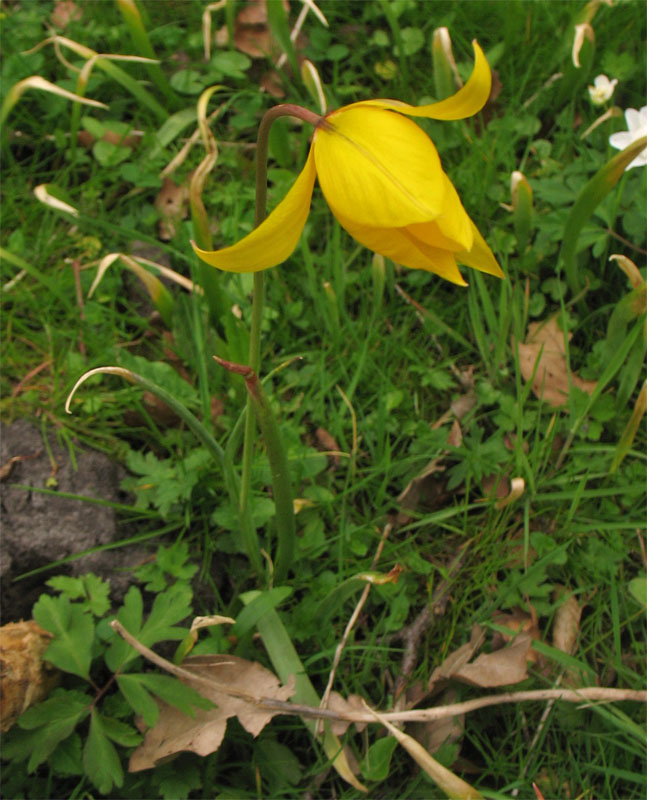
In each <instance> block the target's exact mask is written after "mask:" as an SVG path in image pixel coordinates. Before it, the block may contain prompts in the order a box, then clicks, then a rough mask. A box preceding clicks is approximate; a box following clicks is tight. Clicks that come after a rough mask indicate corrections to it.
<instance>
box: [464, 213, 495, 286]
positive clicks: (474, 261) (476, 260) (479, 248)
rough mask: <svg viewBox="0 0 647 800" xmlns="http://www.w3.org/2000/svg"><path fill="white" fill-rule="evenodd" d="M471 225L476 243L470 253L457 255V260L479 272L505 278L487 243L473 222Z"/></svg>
mask: <svg viewBox="0 0 647 800" xmlns="http://www.w3.org/2000/svg"><path fill="white" fill-rule="evenodd" d="M470 223H471V225H472V232H473V234H474V243H473V244H472V247H471V248H470V249H469V251H464V250H463V251H460V252H458V253H456V260H457V261H460V263H461V264H465V265H466V266H468V267H472V268H473V269H477V270H479V272H487V273H488V275H495V276H496V277H497V278H505V273H504V272H503V270H502V269H501V267H500V266H499V264H498V262H497V260H496V258H495V257H494V254H493V253H492V251H491V250H490V248H489V246H488V244H487V242H486V241H485V239H484V238H483V237H482V236H481V234H480V233H479V230H478V228H477V227H476V225H475V224H474V223H473V222H472V221H471V220H470Z"/></svg>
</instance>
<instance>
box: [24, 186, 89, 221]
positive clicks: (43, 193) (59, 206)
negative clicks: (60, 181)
mask: <svg viewBox="0 0 647 800" xmlns="http://www.w3.org/2000/svg"><path fill="white" fill-rule="evenodd" d="M34 194H35V196H36V199H37V200H40V202H41V203H43V205H46V206H49V207H50V208H53V209H54V210H55V211H64V212H65V213H66V214H71V216H73V217H78V216H79V212H78V211H77V209H76V208H74V206H71V205H70V204H69V203H66V202H65V201H64V200H61V199H60V198H58V197H55V196H54V195H53V194H52V193H51V185H50V184H48V183H41V184H40V186H36V187H35V189H34Z"/></svg>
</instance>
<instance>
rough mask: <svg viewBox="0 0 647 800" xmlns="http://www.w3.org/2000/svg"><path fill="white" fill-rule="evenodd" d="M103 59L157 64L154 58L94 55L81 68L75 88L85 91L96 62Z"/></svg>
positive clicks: (105, 54) (108, 54) (107, 54)
mask: <svg viewBox="0 0 647 800" xmlns="http://www.w3.org/2000/svg"><path fill="white" fill-rule="evenodd" d="M102 58H103V59H105V60H107V61H135V62H138V63H139V64H157V63H158V62H157V61H156V60H155V59H154V58H145V57H144V56H122V55H111V54H110V53H95V55H93V56H91V57H90V58H89V59H88V60H87V61H86V62H85V64H84V65H83V67H82V68H81V71H80V72H79V77H78V78H77V87H78V88H79V89H85V87H86V86H87V83H88V81H89V80H90V75H91V74H92V70H93V69H94V67H95V65H96V63H97V61H99V60H100V59H102Z"/></svg>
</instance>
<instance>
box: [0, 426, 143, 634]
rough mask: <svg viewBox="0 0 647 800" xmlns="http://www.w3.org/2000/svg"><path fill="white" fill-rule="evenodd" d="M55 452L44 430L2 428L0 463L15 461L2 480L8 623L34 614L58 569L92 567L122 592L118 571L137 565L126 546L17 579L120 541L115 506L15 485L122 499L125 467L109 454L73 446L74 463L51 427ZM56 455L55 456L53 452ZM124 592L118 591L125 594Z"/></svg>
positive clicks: (1, 551) (0, 557)
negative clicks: (33, 606)
mask: <svg viewBox="0 0 647 800" xmlns="http://www.w3.org/2000/svg"><path fill="white" fill-rule="evenodd" d="M48 438H49V451H48V448H47V447H46V446H45V443H44V441H43V438H42V434H41V432H40V431H39V430H38V429H36V428H34V427H32V426H31V425H30V424H29V423H27V422H25V421H23V420H20V421H17V422H14V423H13V424H11V425H7V426H3V428H2V437H1V440H0V465H2V466H3V467H4V466H6V465H7V464H8V462H9V461H10V460H11V459H16V460H15V461H14V464H13V467H12V469H11V472H10V474H9V476H8V478H6V479H5V480H4V481H3V483H2V484H0V501H1V502H0V505H1V511H2V539H1V546H0V575H1V576H2V600H3V618H4V621H5V622H7V621H10V620H13V619H20V618H21V617H23V618H29V617H30V616H31V605H32V604H33V602H35V600H36V599H37V598H38V596H39V594H40V593H41V592H42V591H43V590H46V589H47V587H45V586H44V582H45V581H46V580H47V578H48V577H51V576H52V575H56V574H68V575H82V574H84V573H86V572H94V573H95V574H97V575H99V576H101V577H103V578H106V579H110V580H111V583H113V578H119V579H118V580H117V581H114V583H115V585H114V586H113V589H115V588H119V589H121V590H122V591H123V589H124V588H125V587H123V586H119V587H118V586H117V584H123V583H124V575H123V573H120V574H119V575H118V576H116V575H115V569H116V568H118V567H121V566H123V565H124V563H125V562H127V563H128V564H129V565H132V564H133V563H136V560H137V557H136V555H135V554H133V553H132V551H130V552H129V550H128V549H127V550H126V551H124V550H122V549H116V550H107V551H104V552H101V553H92V554H89V555H85V556H82V557H81V558H79V559H75V560H73V561H71V562H70V563H69V564H66V565H64V566H60V567H57V568H55V569H53V570H52V571H50V572H47V573H41V574H39V575H38V576H34V577H33V578H31V579H29V578H28V579H25V580H22V581H17V582H14V578H15V577H17V576H18V575H20V574H22V573H25V572H29V571H31V570H33V569H37V568H39V567H43V566H46V565H47V564H50V563H52V562H54V561H59V560H61V559H63V558H67V557H69V556H74V555H76V554H78V553H81V552H83V551H85V550H89V549H91V548H93V547H97V546H98V545H105V544H108V543H110V542H113V541H115V540H116V539H117V538H118V535H117V519H116V514H115V511H114V510H113V509H112V508H110V507H108V506H105V505H99V504H96V503H90V502H84V501H83V500H76V499H69V498H64V497H59V496H56V495H49V494H42V493H40V492H37V491H29V490H26V489H20V488H17V487H16V486H15V484H22V485H25V486H32V487H34V488H35V489H37V488H48V487H50V488H55V489H56V491H57V493H59V494H62V493H70V494H76V495H82V496H84V497H90V498H96V499H98V500H104V501H112V502H122V503H123V502H124V501H125V499H126V498H125V496H124V494H123V493H122V492H120V490H119V482H120V479H121V477H122V474H123V473H122V470H121V468H120V467H119V466H118V465H117V464H115V463H114V462H112V461H111V460H110V459H109V458H108V457H107V456H105V455H104V454H103V453H99V452H96V451H88V450H86V451H80V450H75V453H74V456H75V461H76V465H75V464H74V461H73V459H72V458H71V456H70V452H69V450H68V449H67V448H64V447H62V446H61V445H60V444H59V443H58V442H57V441H56V436H55V434H54V433H53V432H52V433H50V434H49V437H48ZM50 454H51V456H50ZM122 591H119V592H118V593H119V594H122Z"/></svg>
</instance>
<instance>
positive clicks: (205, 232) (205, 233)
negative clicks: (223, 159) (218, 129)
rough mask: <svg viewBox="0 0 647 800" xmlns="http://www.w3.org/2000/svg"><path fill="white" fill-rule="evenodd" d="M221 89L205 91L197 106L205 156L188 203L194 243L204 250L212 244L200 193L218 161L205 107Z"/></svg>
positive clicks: (212, 88) (212, 87) (215, 87)
mask: <svg viewBox="0 0 647 800" xmlns="http://www.w3.org/2000/svg"><path fill="white" fill-rule="evenodd" d="M223 88H224V87H223V86H221V85H220V84H217V85H215V86H210V87H209V88H208V89H205V91H204V92H202V94H201V95H200V98H199V99H198V105H197V117H198V129H199V131H200V135H201V137H202V144H203V146H204V149H205V153H206V155H205V157H204V158H203V159H202V161H201V162H200V164H199V165H198V166H197V168H196V169H195V171H194V172H193V175H192V177H191V183H190V184H189V203H190V206H191V217H192V219H193V224H194V226H195V236H196V241H197V243H198V245H199V246H200V247H202V248H203V249H205V250H211V249H212V247H213V243H212V240H211V229H210V226H209V217H208V215H207V210H206V208H205V207H204V203H203V202H202V191H203V189H204V184H205V181H206V180H207V176H208V175H209V173H210V172H211V170H212V169H213V168H214V166H215V164H216V161H217V160H218V144H217V142H216V139H215V137H214V136H213V134H212V133H211V130H210V129H209V124H208V122H207V106H208V103H209V100H210V98H211V95H212V94H213V93H214V92H217V91H218V90H220V89H223ZM223 107H224V106H223V105H221V106H220V108H219V109H218V112H220V111H221V110H222V109H223Z"/></svg>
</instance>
